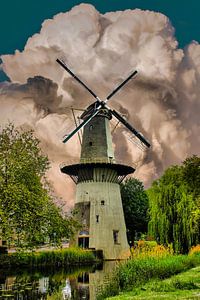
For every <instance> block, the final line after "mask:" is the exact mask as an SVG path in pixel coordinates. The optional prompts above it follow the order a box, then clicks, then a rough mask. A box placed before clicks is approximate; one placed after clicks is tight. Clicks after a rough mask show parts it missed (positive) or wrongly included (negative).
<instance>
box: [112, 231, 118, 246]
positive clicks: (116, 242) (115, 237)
mask: <svg viewBox="0 0 200 300" xmlns="http://www.w3.org/2000/svg"><path fill="white" fill-rule="evenodd" d="M118 238H119V230H113V240H114V244H119V241H118Z"/></svg>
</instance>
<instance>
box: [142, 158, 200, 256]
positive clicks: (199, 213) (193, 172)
mask: <svg viewBox="0 0 200 300" xmlns="http://www.w3.org/2000/svg"><path fill="white" fill-rule="evenodd" d="M199 179H200V159H199V158H198V157H196V156H193V157H191V158H188V159H186V160H185V161H184V163H183V165H182V166H173V167H171V168H168V169H167V170H166V171H165V173H164V174H163V176H162V177H161V178H160V179H159V180H157V181H155V182H154V183H153V184H152V186H151V188H150V189H149V190H148V191H147V194H148V198H149V215H150V222H149V235H150V236H152V237H154V238H155V239H156V240H157V241H158V242H159V243H161V244H165V245H167V244H171V243H172V244H173V248H174V250H175V251H176V252H181V253H187V252H188V250H189V249H190V248H191V246H192V245H194V244H196V243H197V242H198V241H199V238H200V234H199V224H200V209H199Z"/></svg>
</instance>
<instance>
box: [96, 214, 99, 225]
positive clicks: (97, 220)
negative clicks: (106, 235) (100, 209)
mask: <svg viewBox="0 0 200 300" xmlns="http://www.w3.org/2000/svg"><path fill="white" fill-rule="evenodd" d="M96 222H97V223H99V215H96Z"/></svg>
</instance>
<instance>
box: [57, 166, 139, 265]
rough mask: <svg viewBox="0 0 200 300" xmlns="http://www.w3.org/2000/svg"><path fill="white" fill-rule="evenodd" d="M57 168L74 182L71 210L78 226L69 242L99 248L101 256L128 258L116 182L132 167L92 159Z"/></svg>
mask: <svg viewBox="0 0 200 300" xmlns="http://www.w3.org/2000/svg"><path fill="white" fill-rule="evenodd" d="M61 171H62V172H63V173H65V174H68V175H70V176H71V178H73V180H74V181H75V182H76V184H77V188H76V202H75V211H76V218H77V220H78V221H79V223H80V224H81V228H80V229H79V231H78V232H77V233H76V235H75V236H74V239H73V240H71V241H70V245H71V246H79V247H82V248H85V249H91V250H102V251H103V257H104V259H105V260H116V259H126V258H128V257H129V256H130V247H129V245H128V242H127V237H126V226H125V221H124V214H123V207H122V201H121V194H120V185H119V184H120V182H121V181H122V180H123V179H124V177H125V176H126V175H127V174H130V173H133V172H134V169H133V168H132V167H130V166H126V165H121V164H116V163H111V162H110V163H100V162H96V163H89V164H88V163H80V164H76V165H69V166H65V167H63V168H61Z"/></svg>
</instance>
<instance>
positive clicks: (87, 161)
mask: <svg viewBox="0 0 200 300" xmlns="http://www.w3.org/2000/svg"><path fill="white" fill-rule="evenodd" d="M60 169H61V172H62V173H65V174H67V175H69V176H70V177H71V178H72V180H73V181H74V182H75V183H76V184H77V183H80V182H113V183H121V182H122V181H123V180H124V178H125V177H126V176H127V175H128V174H131V173H134V171H135V166H134V167H132V166H129V165H125V164H124V163H122V162H121V161H118V160H117V161H116V160H115V159H114V158H109V157H108V158H105V157H103V158H102V157H95V158H94V157H91V158H88V157H87V158H83V157H82V158H81V159H80V160H78V159H72V160H69V161H68V162H66V163H62V164H61V166H60Z"/></svg>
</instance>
